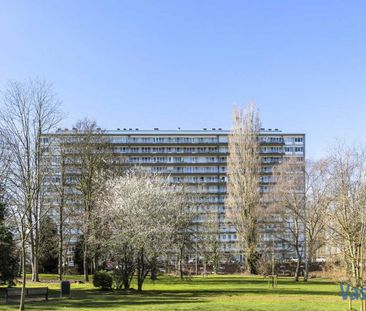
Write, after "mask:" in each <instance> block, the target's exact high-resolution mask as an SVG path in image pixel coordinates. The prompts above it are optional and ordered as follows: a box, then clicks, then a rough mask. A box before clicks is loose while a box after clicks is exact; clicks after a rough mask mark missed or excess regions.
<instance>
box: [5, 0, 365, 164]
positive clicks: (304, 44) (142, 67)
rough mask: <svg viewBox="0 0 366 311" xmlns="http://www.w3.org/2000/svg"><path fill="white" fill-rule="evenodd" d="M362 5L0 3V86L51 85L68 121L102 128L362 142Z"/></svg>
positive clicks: (315, 1)
mask: <svg viewBox="0 0 366 311" xmlns="http://www.w3.org/2000/svg"><path fill="white" fill-rule="evenodd" d="M365 16H366V2H364V1H337V0H327V1H325V0H291V1H290V0H288V1H286V0H281V1H277V0H272V1H271V0H268V1H245V0H241V1H232V0H221V1H214V0H207V1H203V0H192V1H189V0H181V1H174V0H169V1H168V0H166V1H157V0H156V1H152V0H150V1H148V0H146V1H137V0H130V1H122V0H121V1H106V0H103V1H90V0H89V1H81V0H78V1H74V0H73V1H67V0H63V1H52V0H47V1H46V0H44V1H15V0H11V1H4V0H0V88H1V89H3V88H4V87H5V85H6V82H7V81H8V80H9V79H16V80H23V79H26V78H29V77H35V76H36V77H41V78H44V79H46V80H48V81H51V82H52V83H53V84H54V86H55V89H56V91H57V94H58V95H59V97H60V98H61V99H62V100H63V110H64V111H65V112H66V113H67V114H68V117H67V119H66V120H65V121H64V125H63V126H64V127H71V126H72V124H73V123H75V121H77V120H78V119H80V118H83V117H85V116H87V117H90V118H94V119H96V120H97V121H98V123H99V124H100V125H101V126H102V127H104V128H110V129H115V128H117V127H133V128H135V127H138V128H141V129H152V128H154V127H160V128H161V129H175V128H177V127H181V128H183V129H188V128H189V129H201V128H203V127H223V128H229V127H230V124H231V108H232V105H233V104H234V103H238V104H246V103H247V102H248V101H249V100H253V101H255V102H256V104H257V106H258V107H259V109H260V113H261V118H262V125H263V126H264V127H266V128H281V129H282V130H284V131H295V132H305V133H306V134H307V154H308V156H309V157H311V158H318V157H321V156H322V155H324V154H326V152H327V150H328V149H329V147H330V146H331V145H332V144H333V143H334V142H335V140H336V138H339V139H345V140H346V141H348V142H349V143H354V142H365V132H366V122H365V112H366V18H365Z"/></svg>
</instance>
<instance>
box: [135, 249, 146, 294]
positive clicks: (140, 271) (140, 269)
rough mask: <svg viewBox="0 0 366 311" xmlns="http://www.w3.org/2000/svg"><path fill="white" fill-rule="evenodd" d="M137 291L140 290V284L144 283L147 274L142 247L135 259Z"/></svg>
mask: <svg viewBox="0 0 366 311" xmlns="http://www.w3.org/2000/svg"><path fill="white" fill-rule="evenodd" d="M137 261H138V263H137V291H138V292H141V291H142V284H143V283H144V280H145V277H146V275H147V271H146V266H145V259H144V249H143V248H142V249H141V250H140V252H139V254H138V259H137Z"/></svg>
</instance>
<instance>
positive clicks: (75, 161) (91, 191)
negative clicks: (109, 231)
mask: <svg viewBox="0 0 366 311" xmlns="http://www.w3.org/2000/svg"><path fill="white" fill-rule="evenodd" d="M69 139H70V143H69V144H68V147H69V148H70V149H72V154H71V155H70V156H69V157H68V163H69V165H71V166H72V167H73V168H74V169H75V172H76V171H77V173H75V174H74V175H73V176H74V178H75V179H76V181H75V183H76V190H77V191H78V195H79V196H80V199H81V201H82V210H83V213H82V214H81V216H82V219H81V229H82V232H83V235H84V240H83V253H84V254H83V266H84V280H85V281H86V282H88V281H89V267H90V258H91V257H92V254H91V249H90V248H89V242H88V241H89V238H90V230H91V227H92V226H93V221H94V220H93V218H92V215H93V209H94V208H95V204H96V199H97V197H98V194H99V193H100V191H101V183H100V182H99V180H98V178H99V176H100V173H101V172H102V171H103V170H105V169H107V168H108V167H109V155H110V146H109V144H108V140H107V137H106V135H105V134H104V132H103V131H102V130H101V129H100V128H99V127H98V125H97V123H96V122H95V121H92V120H88V119H84V120H82V121H79V122H78V123H77V124H76V125H75V126H74V133H73V134H72V135H70V136H69ZM96 261H97V260H96V258H95V257H94V258H93V262H94V268H96Z"/></svg>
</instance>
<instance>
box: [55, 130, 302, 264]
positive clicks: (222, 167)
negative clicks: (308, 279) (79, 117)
mask: <svg viewBox="0 0 366 311" xmlns="http://www.w3.org/2000/svg"><path fill="white" fill-rule="evenodd" d="M75 131H76V130H75V129H74V130H67V129H64V130H61V129H59V130H58V131H57V132H56V133H55V134H53V136H55V137H58V136H71V137H72V136H73V135H74V134H75ZM103 135H105V136H106V137H107V140H108V144H109V146H110V151H111V152H112V154H113V165H115V166H119V167H128V166H134V165H138V166H140V167H142V168H143V169H144V170H146V171H149V172H153V173H159V174H162V175H164V176H166V177H167V178H169V180H170V181H171V182H172V183H177V184H181V183H183V184H185V185H189V187H191V188H192V190H194V189H197V190H198V189H199V191H200V193H201V194H202V197H203V199H202V201H203V202H201V204H200V207H199V208H201V209H202V210H205V211H207V210H209V211H210V212H212V213H216V214H217V215H218V218H217V219H218V221H219V224H220V234H219V240H220V248H221V250H222V251H223V252H225V253H233V254H238V253H239V251H240V250H239V249H238V243H237V241H238V236H237V233H236V231H235V228H233V227H232V226H230V224H228V222H227V221H225V198H226V189H227V188H226V182H227V156H228V135H229V131H227V130H223V129H221V128H212V129H206V128H204V129H202V130H181V129H178V130H159V129H158V128H155V129H154V130H139V129H126V128H125V129H117V130H115V131H114V130H113V131H111V130H109V131H103ZM259 141H260V148H261V149H260V155H261V176H260V191H261V192H267V191H269V188H270V184H271V183H273V179H272V169H273V167H274V166H275V165H278V164H279V163H281V161H282V160H283V159H284V158H286V157H296V158H298V160H300V161H305V134H301V133H283V132H281V131H280V130H278V129H274V130H271V129H267V130H265V129H263V128H262V129H261V132H260V134H259ZM55 172H56V178H57V169H56V171H55ZM66 174H69V175H70V177H69V178H68V180H70V181H72V175H73V174H74V172H72V170H69V171H68V170H66ZM70 184H71V186H70V187H71V188H72V182H70ZM70 192H72V189H70ZM74 203H75V202H74ZM203 221H204V216H202V217H200V216H198V217H197V218H196V222H197V224H198V225H199V224H200V222H203ZM276 228H277V227H276V220H275V217H273V219H272V221H267V222H266V223H265V224H264V225H263V226H262V229H261V232H260V238H261V240H262V241H264V243H267V244H269V243H270V244H272V245H274V247H275V249H276V253H277V257H280V258H288V257H291V254H290V253H289V252H288V251H286V248H287V246H286V245H284V244H283V242H281V241H279V240H276V241H273V240H274V236H275V231H276ZM74 242H75V238H71V239H70V245H71V246H69V253H68V255H67V257H68V264H69V265H70V266H72V265H73V246H72V244H73V243H74ZM264 246H265V245H263V247H264Z"/></svg>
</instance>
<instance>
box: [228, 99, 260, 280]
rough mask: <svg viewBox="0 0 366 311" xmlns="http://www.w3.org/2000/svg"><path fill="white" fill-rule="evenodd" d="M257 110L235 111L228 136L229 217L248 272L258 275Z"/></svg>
mask: <svg viewBox="0 0 366 311" xmlns="http://www.w3.org/2000/svg"><path fill="white" fill-rule="evenodd" d="M259 129H260V123H259V116H258V111H257V109H256V107H255V105H254V104H251V103H250V104H249V105H248V107H247V108H246V110H245V111H243V110H239V109H237V108H234V111H233V129H232V132H231V134H230V135H229V156H228V183H227V190H228V196H227V200H226V203H227V216H228V218H229V219H230V221H231V222H232V224H233V225H234V226H235V228H236V230H237V232H238V236H239V238H240V241H241V244H242V245H241V248H242V249H243V251H244V259H245V266H246V269H247V271H248V272H250V273H256V261H257V259H258V250H257V248H258V228H259V217H260V214H261V205H260V192H259V177H260V176H259V173H260V156H259V142H258V133H259Z"/></svg>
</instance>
